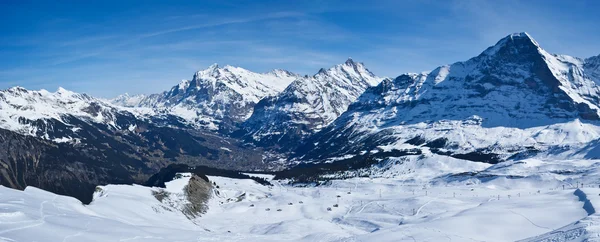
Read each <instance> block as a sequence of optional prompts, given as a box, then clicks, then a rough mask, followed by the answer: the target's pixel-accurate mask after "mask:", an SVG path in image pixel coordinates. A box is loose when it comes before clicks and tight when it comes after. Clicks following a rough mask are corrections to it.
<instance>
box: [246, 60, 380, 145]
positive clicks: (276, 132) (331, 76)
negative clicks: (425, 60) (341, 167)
mask: <svg viewBox="0 0 600 242" xmlns="http://www.w3.org/2000/svg"><path fill="white" fill-rule="evenodd" d="M381 80H382V78H380V77H377V76H375V74H373V73H372V72H370V71H369V70H368V69H367V68H366V67H365V66H364V65H363V64H362V63H358V62H355V61H353V60H352V59H351V58H348V60H347V61H346V62H345V63H344V64H339V65H336V66H333V67H331V68H329V69H327V70H325V69H321V70H320V71H319V72H318V73H317V74H315V75H313V76H310V77H308V76H306V77H303V78H299V79H297V80H295V81H294V82H292V83H291V84H290V85H289V86H288V87H287V88H286V89H285V90H283V92H281V93H279V94H277V95H275V96H271V97H267V98H264V99H263V100H261V101H260V102H259V103H258V104H257V105H256V106H255V108H254V112H253V114H252V116H251V117H250V118H249V119H248V120H247V121H246V122H245V123H244V124H243V125H242V126H243V129H244V130H245V131H246V132H247V133H246V137H247V139H249V140H251V141H252V142H255V143H258V144H260V145H263V146H275V145H278V146H289V147H295V145H297V144H298V143H299V142H298V141H299V140H302V139H303V138H305V137H306V136H308V135H311V134H313V133H315V132H318V131H319V130H321V129H322V128H324V127H326V126H327V125H329V124H330V123H331V122H333V121H334V120H335V119H336V118H337V117H339V116H340V115H341V114H342V113H343V112H345V111H346V109H347V108H348V106H349V105H350V104H351V103H352V102H354V101H355V100H356V98H358V96H360V94H362V93H363V92H364V91H365V90H366V89H367V88H369V87H371V86H374V85H377V84H378V83H379V82H380V81H381Z"/></svg>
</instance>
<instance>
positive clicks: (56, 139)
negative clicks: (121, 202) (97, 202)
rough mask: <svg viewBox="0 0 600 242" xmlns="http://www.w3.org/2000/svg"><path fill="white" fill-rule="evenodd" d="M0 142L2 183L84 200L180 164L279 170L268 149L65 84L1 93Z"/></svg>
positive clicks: (0, 180)
mask: <svg viewBox="0 0 600 242" xmlns="http://www.w3.org/2000/svg"><path fill="white" fill-rule="evenodd" d="M0 148H1V149H0V150H2V151H3V152H0V174H2V175H1V177H2V179H0V182H1V184H2V185H5V186H9V187H13V188H20V189H23V188H25V187H26V186H28V185H34V186H38V187H40V188H42V189H46V190H49V191H53V192H58V193H61V194H68V195H73V196H77V197H78V198H80V199H82V197H80V195H81V196H85V194H88V195H91V192H92V191H87V192H86V193H85V194H84V193H82V192H83V190H82V189H84V188H86V187H87V188H90V187H91V189H93V187H94V186H95V185H99V184H107V183H123V182H138V183H140V182H144V181H145V180H146V179H147V178H148V177H149V176H151V175H152V174H154V173H155V172H157V171H158V170H159V169H160V168H162V167H165V166H167V165H169V164H172V163H180V164H188V165H206V166H211V167H219V168H225V169H243V170H253V169H269V168H274V167H270V166H271V165H270V164H269V163H265V162H263V158H264V157H263V153H262V152H261V151H260V150H256V149H253V148H248V147H245V146H244V145H243V144H241V143H240V142H238V141H237V140H234V139H229V138H226V137H221V136H218V135H216V134H214V133H212V132H208V131H203V130H196V129H192V127H191V126H188V125H186V124H185V122H184V120H181V119H180V118H178V117H175V116H171V115H165V116H161V117H153V116H144V115H138V114H133V113H132V112H130V111H128V109H127V108H121V107H117V106H113V105H112V104H109V103H106V102H104V101H102V100H100V99H96V98H93V97H90V96H88V95H86V94H79V93H74V92H71V91H68V90H65V89H62V88H59V89H58V91H56V92H54V93H52V92H48V91H46V90H41V91H30V90H26V89H24V88H21V87H15V88H10V89H7V90H2V91H0ZM69 183H70V184H69ZM88 185H89V186H88ZM82 194H83V195H82ZM90 199H91V198H90Z"/></svg>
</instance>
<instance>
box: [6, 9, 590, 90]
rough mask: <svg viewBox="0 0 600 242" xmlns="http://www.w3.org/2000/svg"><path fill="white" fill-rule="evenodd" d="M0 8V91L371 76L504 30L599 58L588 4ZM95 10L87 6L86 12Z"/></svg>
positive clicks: (457, 54) (418, 67)
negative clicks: (267, 75)
mask: <svg viewBox="0 0 600 242" xmlns="http://www.w3.org/2000/svg"><path fill="white" fill-rule="evenodd" d="M89 2H90V3H88V1H59V2H53V1H39V2H37V1H26V0H18V1H11V0H3V1H0V33H1V34H0V56H2V58H0V89H5V88H9V87H12V86H17V85H18V86H23V87H25V88H28V89H42V88H44V89H47V90H50V91H54V90H56V89H57V87H59V86H62V87H64V88H67V89H70V90H73V91H77V92H85V93H89V94H92V95H96V96H100V97H112V96H116V95H118V94H120V93H124V92H128V93H130V94H139V93H154V92H160V91H163V90H167V89H168V88H170V87H171V86H173V85H175V84H177V83H178V82H179V81H180V80H182V79H189V78H191V77H192V75H193V73H194V72H195V71H197V70H200V69H204V68H206V67H207V66H209V65H210V64H212V63H219V64H220V65H225V64H229V65H234V66H241V67H244V68H246V69H249V70H252V71H256V72H265V71H269V70H271V69H275V68H280V69H287V70H290V71H293V72H297V73H300V74H313V73H315V72H317V71H318V70H319V68H321V67H329V66H332V65H335V64H338V63H342V62H344V61H345V60H346V59H347V58H348V57H352V58H353V59H354V60H357V61H361V62H364V63H365V65H366V66H367V68H369V69H370V70H371V71H373V72H374V73H375V74H377V75H380V76H390V77H393V76H397V75H399V74H402V73H405V72H420V71H427V70H431V69H433V68H435V67H436V66H439V65H443V64H448V63H453V62H456V61H462V60H466V59H468V58H470V57H473V56H475V55H477V54H479V53H480V52H481V51H483V50H484V49H485V48H486V47H488V46H490V45H493V44H494V43H496V41H498V40H499V39H500V38H502V37H504V36H506V35H507V34H509V33H513V32H523V31H526V32H528V33H530V34H531V35H532V36H533V37H534V38H535V39H536V40H537V41H538V42H539V43H540V44H541V45H542V47H543V48H545V49H546V50H548V51H550V52H552V53H560V54H568V55H573V56H578V57H589V56H594V55H598V54H600V32H599V31H598V30H599V28H600V27H599V26H598V24H599V23H600V15H599V14H598V10H599V9H600V1H537V0H531V1H513V0H502V1H483V0H481V1H479V0H474V1H468V0H465V1H453V0H449V1H427V0H425V1H352V0H343V1H336V0H331V1H329V0H328V1H324V0H323V1H321V0H302V1H300V0H299V1H292V0H290V1H266V0H255V1H225V0H224V1H152V0H147V1H122V0H121V1H110V0H109V1H89ZM91 2H96V3H91Z"/></svg>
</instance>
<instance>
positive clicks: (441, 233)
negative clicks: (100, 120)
mask: <svg viewBox="0 0 600 242" xmlns="http://www.w3.org/2000/svg"><path fill="white" fill-rule="evenodd" d="M532 163H534V162H532ZM539 163H543V162H539ZM595 164H596V163H591V164H589V166H587V167H588V168H589V167H595ZM492 168H493V167H490V168H487V170H489V169H492ZM588 168H586V169H588ZM532 169H535V168H532ZM582 169H583V168H582ZM261 176H262V177H264V178H267V179H270V178H272V177H270V176H268V175H261ZM188 179H189V175H184V176H183V177H182V178H180V179H176V180H174V181H172V182H169V183H167V188H166V189H165V190H166V191H168V192H170V194H171V195H170V196H171V197H170V199H169V201H170V204H167V203H161V202H159V201H158V200H157V199H156V198H155V197H154V196H153V195H152V192H153V191H158V190H160V188H149V187H143V186H138V185H108V186H101V187H99V188H98V191H97V192H96V194H95V198H94V201H93V202H92V203H91V204H90V205H82V204H81V203H80V202H79V201H78V200H75V199H73V198H70V197H65V196H59V195H55V194H52V193H49V192H46V191H42V190H40V189H37V188H34V187H28V188H27V189H26V190H25V191H18V190H13V189H9V188H6V187H0V241H517V240H526V241H581V239H583V238H594V236H596V235H597V233H596V232H594V231H600V229H597V228H596V227H597V225H595V224H597V222H596V220H597V218H596V217H597V216H596V215H595V210H593V209H592V210H590V207H593V205H594V204H598V203H599V199H597V196H596V197H594V194H599V193H600V189H599V188H597V187H598V184H595V183H594V181H593V180H590V179H593V177H588V178H585V177H584V178H577V179H578V180H577V181H581V182H584V186H585V188H581V189H577V188H576V186H579V187H581V184H580V183H575V182H574V181H575V180H569V179H566V180H559V179H558V178H552V179H553V180H554V182H548V181H544V180H543V179H540V178H539V176H532V177H528V178H523V179H509V178H497V179H493V180H491V181H485V182H481V181H480V180H479V181H476V180H470V179H467V180H462V181H453V180H450V179H447V180H446V182H441V181H439V180H438V181H436V182H431V183H423V182H414V181H406V180H405V179H398V178H389V177H387V178H353V179H348V180H334V181H331V182H329V183H328V184H326V185H322V186H318V187H312V186H311V187H294V186H291V185H288V184H285V182H283V181H272V182H273V184H274V185H273V186H262V185H260V184H258V183H256V182H254V181H253V180H248V179H242V180H240V179H231V178H224V177H209V179H210V181H211V182H214V183H215V184H216V186H218V189H214V190H213V195H212V198H211V199H210V201H209V210H208V212H207V213H206V214H204V215H202V216H201V217H198V218H195V219H191V220H190V219H188V218H187V217H186V216H185V215H184V214H183V213H182V212H181V211H180V210H178V209H177V207H178V206H179V205H178V204H177V203H178V201H182V200H178V199H180V198H181V197H182V194H183V193H182V192H181V191H182V189H183V187H184V186H185V185H186V184H187V181H188ZM562 185H565V188H564V189H563V186H562ZM592 185H593V186H594V187H596V188H591V187H590V186H592ZM216 186H215V187H216ZM582 194H585V196H583V195H582ZM582 197H585V199H582ZM290 204H291V205H290ZM334 204H338V205H339V206H338V207H335V206H334ZM598 206H600V204H598ZM328 208H331V211H328ZM278 210H281V211H278ZM562 231H571V232H570V233H567V232H562ZM564 235H570V236H571V237H570V238H571V239H572V240H568V239H563V240H560V238H562V237H560V238H559V237H557V236H563V237H564ZM557 238H558V240H557ZM573 238H574V239H573ZM544 239H545V240H544Z"/></svg>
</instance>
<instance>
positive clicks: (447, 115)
mask: <svg viewBox="0 0 600 242" xmlns="http://www.w3.org/2000/svg"><path fill="white" fill-rule="evenodd" d="M586 63H587V64H586ZM591 63H593V62H592V61H591V60H589V59H588V61H583V60H581V59H578V58H573V57H570V56H565V55H552V54H549V53H548V52H546V51H545V50H543V49H542V48H541V47H540V45H539V44H538V43H537V42H536V41H535V40H534V39H533V38H531V36H529V35H528V34H527V33H518V34H511V35H509V36H507V37H505V38H503V39H501V40H500V41H499V42H498V43H497V44H496V45H494V46H492V47H489V48H488V49H486V50H485V51H484V52H483V53H481V54H480V55H479V56H477V57H474V58H472V59H470V60H468V61H465V62H457V63H454V64H452V65H446V66H441V67H438V68H436V69H435V70H433V71H432V72H430V73H420V74H405V75H401V76H399V77H397V78H395V79H393V80H384V81H383V82H382V83H380V84H379V85H378V86H375V87H372V88H369V89H367V90H366V91H365V92H364V93H363V94H362V95H361V96H360V97H359V98H358V100H357V101H356V102H355V103H353V104H352V105H350V107H349V108H348V111H347V112H345V113H344V114H343V115H342V116H340V117H339V118H338V119H336V121H335V122H334V123H332V124H331V125H329V126H328V127H327V128H325V129H323V130H322V131H321V132H319V133H317V134H315V135H314V136H312V137H310V138H309V140H308V141H307V142H306V145H305V146H304V147H301V148H300V149H299V150H298V151H297V153H298V154H299V156H303V155H306V156H305V157H304V158H308V159H317V160H319V159H325V158H327V157H340V156H348V155H356V154H361V153H364V152H376V151H378V150H389V149H392V150H393V149H411V148H419V149H428V150H433V151H434V152H438V153H440V154H446V155H459V157H461V158H468V159H473V160H479V161H484V162H498V161H500V160H504V159H507V158H509V157H511V156H513V155H517V154H522V153H523V152H525V153H527V152H530V151H531V152H533V153H537V152H538V151H550V150H554V151H556V149H558V148H560V147H563V148H565V147H570V146H574V147H582V146H584V145H585V144H586V143H587V142H591V141H593V140H595V139H599V138H600V136H599V135H598V134H599V132H598V128H599V126H598V120H599V117H600V115H599V114H600V108H599V106H600V102H599V100H600V99H599V97H600V88H599V87H598V85H597V84H596V83H595V82H594V79H593V75H591V74H588V73H589V72H590V70H593V69H594V68H593V67H592V65H591ZM330 147H336V149H331V148H330ZM567 149H568V148H567Z"/></svg>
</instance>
